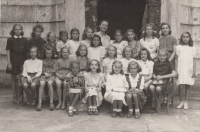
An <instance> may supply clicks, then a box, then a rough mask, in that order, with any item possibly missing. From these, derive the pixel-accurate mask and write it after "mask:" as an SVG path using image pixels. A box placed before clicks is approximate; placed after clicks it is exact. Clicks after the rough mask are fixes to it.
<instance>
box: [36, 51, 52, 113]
mask: <svg viewBox="0 0 200 132" xmlns="http://www.w3.org/2000/svg"><path fill="white" fill-rule="evenodd" d="M44 52H45V59H44V60H43V66H42V76H41V77H40V87H39V98H38V106H37V111H41V110H42V95H43V93H44V87H45V84H47V85H48V88H49V95H50V107H49V109H50V110H51V111H53V110H54V104H53V82H54V81H55V76H54V74H55V70H54V65H55V62H56V60H54V59H53V58H54V57H53V56H54V52H53V49H52V48H51V47H46V48H45V49H44Z"/></svg>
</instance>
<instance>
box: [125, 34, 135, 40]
mask: <svg viewBox="0 0 200 132" xmlns="http://www.w3.org/2000/svg"><path fill="white" fill-rule="evenodd" d="M127 37H128V40H129V41H132V40H134V38H135V34H134V33H133V32H128V33H127Z"/></svg>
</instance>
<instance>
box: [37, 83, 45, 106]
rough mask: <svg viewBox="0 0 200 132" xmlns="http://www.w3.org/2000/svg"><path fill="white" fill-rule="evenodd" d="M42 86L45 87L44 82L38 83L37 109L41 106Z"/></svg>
mask: <svg viewBox="0 0 200 132" xmlns="http://www.w3.org/2000/svg"><path fill="white" fill-rule="evenodd" d="M44 86H45V82H44V81H40V87H39V96H38V106H39V107H41V104H42V95H43V93H44Z"/></svg>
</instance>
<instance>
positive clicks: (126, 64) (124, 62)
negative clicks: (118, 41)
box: [120, 58, 137, 74]
mask: <svg viewBox="0 0 200 132" xmlns="http://www.w3.org/2000/svg"><path fill="white" fill-rule="evenodd" d="M120 61H121V62H122V64H123V72H124V73H125V74H126V73H127V68H128V63H129V62H131V61H136V62H137V60H135V59H133V58H131V59H130V60H127V59H126V58H122V59H120Z"/></svg>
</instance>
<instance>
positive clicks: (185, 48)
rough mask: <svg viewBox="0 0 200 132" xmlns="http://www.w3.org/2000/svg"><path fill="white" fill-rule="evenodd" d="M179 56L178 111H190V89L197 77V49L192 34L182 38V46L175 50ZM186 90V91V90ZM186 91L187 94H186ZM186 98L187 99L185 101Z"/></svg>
mask: <svg viewBox="0 0 200 132" xmlns="http://www.w3.org/2000/svg"><path fill="white" fill-rule="evenodd" d="M175 49H176V50H175V51H176V54H177V56H178V68H177V72H178V84H179V97H180V101H181V102H180V104H179V105H178V106H177V108H178V109H181V108H184V109H188V108H189V106H188V98H189V94H190V88H191V86H192V85H194V83H195V80H194V78H195V76H196V60H195V56H196V53H197V49H196V48H195V47H194V46H193V41H192V38H191V34H190V33H189V32H184V33H183V34H182V35H181V38H180V45H178V46H176V48H175ZM184 89H185V90H184ZM184 91H185V93H184ZM184 96H185V99H184Z"/></svg>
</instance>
